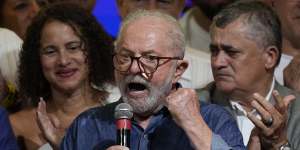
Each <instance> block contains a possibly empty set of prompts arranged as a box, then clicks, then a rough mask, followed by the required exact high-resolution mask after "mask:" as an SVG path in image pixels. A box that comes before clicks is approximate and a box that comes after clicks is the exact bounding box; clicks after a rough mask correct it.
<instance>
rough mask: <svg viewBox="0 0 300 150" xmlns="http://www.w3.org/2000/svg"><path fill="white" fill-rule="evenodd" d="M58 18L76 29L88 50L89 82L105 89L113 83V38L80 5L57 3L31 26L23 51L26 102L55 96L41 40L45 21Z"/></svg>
mask: <svg viewBox="0 0 300 150" xmlns="http://www.w3.org/2000/svg"><path fill="white" fill-rule="evenodd" d="M53 20H57V21H60V22H62V23H65V24H67V25H69V26H70V27H72V28H73V30H74V31H75V33H76V34H77V35H78V36H79V37H80V39H81V40H82V41H83V44H84V45H85V49H86V50H87V54H86V55H87V59H88V66H89V81H90V82H91V83H93V85H95V86H97V88H100V89H101V90H102V91H104V92H105V90H104V87H103V86H104V84H105V83H108V82H113V79H114V76H113V65H112V51H113V40H112V39H111V38H110V37H109V36H108V35H107V34H106V33H105V31H104V30H103V29H102V27H101V26H100V25H99V24H98V22H97V20H96V19H95V17H94V16H92V15H91V14H90V13H88V12H87V11H86V10H84V9H83V8H81V7H80V6H78V5H75V4H71V3H57V4H53V5H49V6H47V7H45V8H44V9H43V10H41V11H40V12H39V13H38V15H37V16H36V17H35V18H34V20H33V22H32V24H31V25H30V26H29V27H28V29H27V32H26V37H25V40H24V43H23V47H22V50H21V53H20V65H19V89H20V94H21V96H22V98H25V99H29V101H28V102H25V103H26V104H25V105H28V104H30V105H37V103H38V100H39V97H44V98H45V99H48V98H49V97H51V91H50V85H49V82H48V81H47V80H46V78H45V77H44V75H43V72H42V66H41V63H40V48H41V45H40V39H41V33H42V30H43V28H44V26H45V24H46V23H47V22H49V21H53Z"/></svg>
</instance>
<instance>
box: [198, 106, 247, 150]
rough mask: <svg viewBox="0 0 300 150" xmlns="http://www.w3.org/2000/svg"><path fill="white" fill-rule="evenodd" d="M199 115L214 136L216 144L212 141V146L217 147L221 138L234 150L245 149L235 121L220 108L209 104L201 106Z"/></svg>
mask: <svg viewBox="0 0 300 150" xmlns="http://www.w3.org/2000/svg"><path fill="white" fill-rule="evenodd" d="M201 113H202V116H203V118H204V120H205V122H206V123H207V125H208V126H209V128H210V129H211V130H212V131H213V133H214V134H215V136H214V138H215V140H216V142H215V141H212V146H214V145H213V144H216V147H217V146H218V144H220V143H222V142H221V141H222V140H219V139H220V138H221V139H223V141H224V142H226V143H227V144H228V146H229V147H232V149H234V150H245V149H246V147H245V145H244V143H243V137H242V134H241V132H240V131H239V128H238V126H237V124H236V121H235V119H234V118H233V117H232V116H231V114H230V113H229V112H227V111H226V110H225V109H224V108H222V107H220V106H217V105H215V104H210V105H204V106H202V107H201ZM218 142H220V143H218Z"/></svg>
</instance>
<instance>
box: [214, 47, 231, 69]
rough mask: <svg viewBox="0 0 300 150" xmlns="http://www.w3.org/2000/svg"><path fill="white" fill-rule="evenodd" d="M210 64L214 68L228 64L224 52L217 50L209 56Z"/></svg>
mask: <svg viewBox="0 0 300 150" xmlns="http://www.w3.org/2000/svg"><path fill="white" fill-rule="evenodd" d="M211 65H212V68H214V69H221V68H224V67H226V66H227V65H228V60H227V56H226V53H225V52H224V51H222V50H221V51H219V52H218V53H217V54H215V55H212V56H211Z"/></svg>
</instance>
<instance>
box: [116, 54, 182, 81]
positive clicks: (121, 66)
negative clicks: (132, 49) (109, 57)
mask: <svg viewBox="0 0 300 150" xmlns="http://www.w3.org/2000/svg"><path fill="white" fill-rule="evenodd" d="M133 60H136V61H137V64H138V66H139V69H140V71H141V72H142V73H145V74H147V76H148V77H149V76H150V74H152V73H154V72H155V71H156V70H157V68H158V67H160V66H162V65H163V64H166V63H167V62H169V61H171V60H182V58H180V57H159V56H151V55H142V56H139V57H134V56H129V55H123V54H118V53H115V54H114V55H113V62H114V68H115V69H116V70H117V71H119V72H122V73H128V72H129V69H130V68H131V66H132V64H133ZM162 60H164V61H162Z"/></svg>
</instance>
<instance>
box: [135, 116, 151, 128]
mask: <svg viewBox="0 0 300 150" xmlns="http://www.w3.org/2000/svg"><path fill="white" fill-rule="evenodd" d="M150 119H151V116H146V117H144V116H137V115H135V116H134V120H135V121H136V122H137V123H138V125H139V126H141V127H142V128H143V129H144V130H145V129H146V128H147V127H148V125H149V123H150Z"/></svg>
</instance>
